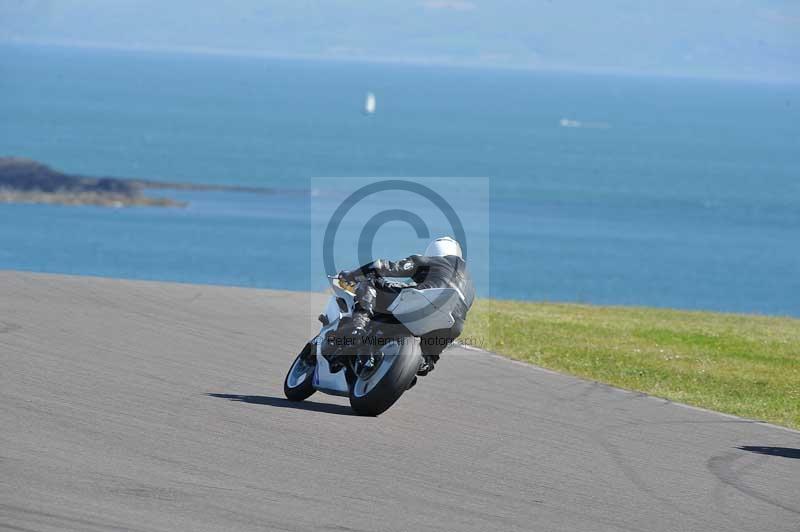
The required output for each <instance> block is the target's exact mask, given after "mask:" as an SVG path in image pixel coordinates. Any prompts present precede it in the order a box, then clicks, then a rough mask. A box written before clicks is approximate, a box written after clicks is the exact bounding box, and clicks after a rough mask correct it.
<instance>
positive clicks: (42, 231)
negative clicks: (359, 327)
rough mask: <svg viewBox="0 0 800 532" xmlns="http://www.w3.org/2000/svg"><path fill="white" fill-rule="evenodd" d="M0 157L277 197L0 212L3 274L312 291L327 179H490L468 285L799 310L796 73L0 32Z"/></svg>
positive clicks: (489, 290) (385, 237)
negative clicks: (614, 68)
mask: <svg viewBox="0 0 800 532" xmlns="http://www.w3.org/2000/svg"><path fill="white" fill-rule="evenodd" d="M368 93H373V94H374V95H375V98H376V102H377V105H376V110H375V113H374V114H367V113H365V111H364V101H365V95H366V94H368ZM0 155H13V156H19V157H27V158H31V159H34V160H37V161H40V162H42V163H45V164H48V165H50V166H52V167H53V168H56V169H58V170H61V171H64V172H68V173H74V174H83V175H88V176H114V177H131V178H140V179H151V180H163V181H170V182H185V183H203V184H225V185H244V186H257V187H264V188H265V189H268V191H269V192H268V193H263V194H253V193H245V192H234V191H193V190H183V191H168V190H158V191H152V194H153V195H164V196H167V197H170V198H174V199H178V200H182V201H186V202H188V206H187V207H185V208H156V207H139V208H117V209H114V208H104V207H90V206H77V207H76V206H58V205H20V204H0V269H13V270H29V271H37V272H57V273H67V274H79V275H96V276H107V277H119V278H131V279H150V280H163V281H176V282H185V283H204V284H219V285H234V286H245V287H258V288H276V289H289V290H317V289H321V288H324V285H325V278H324V272H322V273H321V270H320V268H318V266H317V264H316V261H317V257H318V256H319V253H317V249H316V246H317V241H318V239H315V237H314V235H313V234H312V233H313V231H314V230H315V229H314V227H315V223H314V219H315V213H317V210H316V207H315V204H316V205H325V206H328V205H333V204H336V203H337V202H338V203H341V201H342V200H343V197H344V196H343V195H342V193H341V191H340V190H338V185H337V183H339V179H340V178H341V180H342V182H344V181H347V180H349V179H350V178H359V179H366V180H372V181H374V182H380V181H381V180H385V179H390V178H391V179H395V180H396V179H400V180H424V179H428V178H431V179H435V180H438V181H437V182H438V183H440V184H441V183H445V185H446V186H445V188H446V189H449V190H459V191H463V190H468V189H470V187H469V186H466V185H464V186H462V183H471V184H475V183H478V184H479V185H480V186H479V187H478V188H480V191H479V192H476V193H475V194H474V195H470V194H463V195H465V196H468V197H467V198H466V199H465V198H459V199H457V200H456V202H457V209H456V210H459V209H460V210H461V211H462V212H465V213H466V215H462V216H464V217H466V218H468V219H469V220H470V221H471V222H473V223H472V228H471V229H470V230H471V231H474V232H475V234H478V233H480V236H479V237H477V238H478V239H479V240H481V241H482V242H483V246H482V247H481V246H477V247H475V246H473V249H478V248H480V249H481V250H482V251H481V252H480V253H478V252H477V251H476V252H474V253H473V255H474V257H473V259H474V263H475V264H476V266H475V271H476V272H478V273H479V275H478V277H479V278H480V282H479V283H478V291H479V295H480V296H483V297H493V298H502V299H515V300H531V301H569V302H584V303H592V304H602V305H606V304H608V305H641V306H656V307H674V308H681V309H701V310H715V311H730V312H743V313H756V314H769V315H788V316H800V86H798V85H791V84H777V83H767V82H763V83H762V82H757V81H720V80H698V79H681V78H666V77H661V78H658V77H649V78H648V77H634V76H623V75H600V74H581V73H570V72H551V71H548V72H545V71H525V70H503V69H488V68H484V69H482V68H459V67H442V66H433V65H408V64H380V63H365V62H344V61H323V60H298V59H277V58H267V57H237V56H230V55H200V54H188V53H166V52H142V51H122V50H100V49H88V48H66V47H47V46H31V45H2V46H0ZM470 186H471V185H470ZM384 201H385V202H386V203H388V204H393V203H397V204H403V206H404V208H405V207H409V208H410V209H411V210H413V208H412V207H413V205H412V204H413V202H412V201H408V202H407V201H406V200H403V201H402V202H401V201H399V200H398V201H397V202H393V201H392V200H384ZM396 207H397V205H393V208H396ZM356 209H358V207H356ZM343 225H344V226H347V227H350V226H352V225H353V224H350V226H348V225H347V224H343ZM389 225H391V228H378V229H377V232H376V234H375V235H374V236H375V241H376V243H375V244H374V245H373V247H372V251H373V253H374V254H378V253H379V254H380V255H381V256H384V255H385V256H387V258H400V257H402V256H405V255H407V254H409V253H413V252H420V251H421V248H422V247H423V246H424V238H421V237H420V236H419V234H417V233H415V230H414V228H413V225H412V224H408V223H407V224H406V225H405V226H404V225H403V224H402V223H401V222H399V221H394V222H392V223H391V224H389ZM387 227H388V226H387ZM350 229H351V233H347V232H345V233H343V234H340V235H337V242H340V245H341V246H344V247H347V246H351V247H352V246H353V245H354V244H352V242H354V241H355V240H357V236H358V234H359V233H358V232H357V231H356V230H355V229H353V228H352V227H350ZM437 230H438V229H437ZM383 231H385V233H382V232H383ZM398 235H399V236H398ZM468 236H469V235H468ZM478 255H480V256H478ZM359 258H363V257H361V256H356V255H355V254H354V255H353V259H352V261H351V262H352V263H349V264H348V263H346V262H341V263H340V264H341V266H342V268H345V267H348V266H355V265H356V264H355V263H357V262H358V260H359Z"/></svg>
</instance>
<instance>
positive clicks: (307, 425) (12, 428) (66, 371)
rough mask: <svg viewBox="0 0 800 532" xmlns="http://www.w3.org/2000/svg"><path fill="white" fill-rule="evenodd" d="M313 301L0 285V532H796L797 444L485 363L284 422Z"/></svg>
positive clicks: (248, 294) (163, 289) (75, 280)
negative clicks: (365, 413)
mask: <svg viewBox="0 0 800 532" xmlns="http://www.w3.org/2000/svg"><path fill="white" fill-rule="evenodd" d="M322 300H323V298H322V296H320V295H309V294H301V293H289V292H272V291H262V290H248V289H236V288H221V287H209V286H193V285H175V284H163V283H144V282H132V281H117V280H106V279H95V278H86V277H67V276H52V275H36V274H27V273H16V272H0V372H1V373H0V529H3V530H16V531H23V532H24V531H34V530H36V531H39V530H41V531H46V530H48V531H49V530H80V531H100V530H103V531H105V530H134V531H171V530H187V531H202V530H226V531H229V530H333V531H345V532H346V531H361V530H364V531H394V530H398V531H399V530H409V531H416V530H459V531H460V530H479V531H494V530H500V531H510V530H537V531H549V530H553V531H591V532H599V531H605V530H609V531H610V530H614V531H617V530H622V531H629V530H641V531H677V530H685V531H703V530H714V531H731V530H757V531H777V530H785V531H792V532H797V531H798V530H800V433H797V432H793V431H790V430H785V429H780V428H776V427H772V426H768V425H764V424H760V423H757V422H752V421H748V420H743V419H738V418H733V417H727V416H722V415H719V414H714V413H711V412H706V411H701V410H696V409H690V408H687V407H683V406H681V405H676V404H674V403H670V402H667V401H664V400H660V399H655V398H651V397H646V396H644V395H641V394H636V393H629V392H624V391H621V390H617V389H614V388H610V387H608V386H603V385H600V384H596V383H592V382H586V381H582V380H579V379H575V378H572V377H568V376H563V375H558V374H555V373H552V372H548V371H545V370H541V369H538V368H536V367H533V366H528V365H524V364H519V363H515V362H511V361H508V360H505V359H503V358H500V357H497V356H493V355H490V354H487V353H483V352H477V351H466V350H464V349H452V350H449V351H447V352H446V353H445V356H444V357H443V359H442V361H441V363H440V365H439V367H438V368H437V370H436V371H435V372H434V373H433V374H431V375H430V376H429V377H426V378H425V379H421V382H420V384H419V385H418V386H417V387H416V388H415V389H414V390H412V391H411V392H409V393H408V394H406V395H405V396H404V397H403V398H402V399H401V400H400V401H399V402H398V403H397V404H396V405H395V406H394V407H393V408H392V409H391V410H389V411H388V412H387V413H386V414H384V415H383V416H381V417H378V418H363V417H357V416H352V415H351V414H350V410H349V407H348V406H347V400H346V399H344V398H336V397H330V396H325V395H321V394H317V395H314V396H312V398H311V400H310V401H308V402H306V403H304V404H302V405H294V404H291V403H288V402H287V401H285V400H284V399H283V397H282V396H283V394H282V382H283V377H284V374H285V372H286V370H287V368H288V366H289V363H290V362H291V360H292V358H293V356H294V354H295V352H296V350H297V349H298V347H299V346H300V345H301V344H302V343H303V341H304V340H305V339H306V335H307V331H308V330H309V327H310V325H311V324H312V323H313V319H314V316H316V313H318V312H319V310H320V309H319V308H318V307H319V306H320V305H321V303H322Z"/></svg>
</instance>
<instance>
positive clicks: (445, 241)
mask: <svg viewBox="0 0 800 532" xmlns="http://www.w3.org/2000/svg"><path fill="white" fill-rule="evenodd" d="M423 255H425V256H426V257H447V256H448V255H455V256H456V257H458V258H461V259H463V258H464V257H463V256H462V255H461V245H459V243H458V242H457V241H456V240H455V239H454V238H451V237H449V236H443V237H441V238H437V239H436V240H434V241H433V242H431V243H430V244H428V247H427V248H425V253H423Z"/></svg>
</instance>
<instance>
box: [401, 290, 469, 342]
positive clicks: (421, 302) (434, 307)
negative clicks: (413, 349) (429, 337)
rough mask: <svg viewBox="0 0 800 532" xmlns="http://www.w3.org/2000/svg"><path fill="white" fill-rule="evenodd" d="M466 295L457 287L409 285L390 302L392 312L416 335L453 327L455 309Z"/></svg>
mask: <svg viewBox="0 0 800 532" xmlns="http://www.w3.org/2000/svg"><path fill="white" fill-rule="evenodd" d="M463 297H464V296H462V295H461V292H459V291H458V290H456V289H455V288H425V289H423V290H417V289H416V288H406V289H404V290H403V291H402V292H400V294H399V295H398V296H397V297H396V298H395V300H394V301H393V302H392V304H391V305H389V308H388V310H389V312H391V313H392V315H394V317H395V318H397V320H398V321H399V322H400V323H402V324H403V325H404V326H405V327H406V328H407V329H408V330H409V331H411V333H412V334H413V335H415V336H422V335H423V334H427V333H429V332H431V331H436V330H439V329H449V328H450V327H452V326H453V324H454V323H455V322H456V320H455V319H454V318H453V310H454V309H455V308H456V305H458V303H459V301H461V300H462V299H463Z"/></svg>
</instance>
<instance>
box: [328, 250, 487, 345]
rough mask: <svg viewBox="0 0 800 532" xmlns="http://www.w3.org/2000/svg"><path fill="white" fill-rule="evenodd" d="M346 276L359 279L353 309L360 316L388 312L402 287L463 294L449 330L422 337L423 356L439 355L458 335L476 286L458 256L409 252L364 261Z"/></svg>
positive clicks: (371, 315) (346, 273)
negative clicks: (397, 257) (401, 256)
mask: <svg viewBox="0 0 800 532" xmlns="http://www.w3.org/2000/svg"><path fill="white" fill-rule="evenodd" d="M343 273H344V274H345V277H349V278H350V279H351V280H353V281H358V286H357V288H356V311H357V312H359V313H361V315H362V316H369V317H373V316H375V315H381V314H384V315H385V314H388V313H389V312H388V310H387V309H388V307H389V306H390V305H391V304H392V302H393V301H394V298H395V297H396V296H397V295H398V294H399V293H400V291H402V290H403V289H404V288H408V287H415V288H418V289H424V288H457V289H458V290H460V291H461V293H462V294H463V296H464V301H459V303H458V305H457V307H456V309H455V310H454V311H453V318H455V323H454V324H453V326H452V327H450V328H449V329H440V330H437V331H432V332H430V333H428V334H426V335H424V336H423V337H422V339H421V340H422V342H421V346H422V352H423V354H424V355H426V356H429V357H432V358H433V359H434V360H437V359H438V358H439V354H440V353H441V352H442V351H443V350H444V348H445V347H447V345H449V343H452V341H453V340H454V339H455V338H458V337H459V336H460V335H461V332H462V331H463V329H464V321H465V320H466V318H467V312H468V311H469V309H470V307H471V306H472V302H473V301H474V299H475V287H474V285H473V284H472V279H471V278H470V275H469V272H468V271H467V265H466V263H465V262H464V261H463V260H462V259H461V258H459V257H456V256H454V255H450V256H447V257H425V256H421V255H412V256H410V257H408V258H405V259H402V260H399V261H397V262H392V261H388V260H383V259H378V260H376V261H374V262H371V263H369V264H365V265H364V266H362V267H361V268H359V269H358V270H354V271H352V272H343ZM403 277H405V278H411V280H412V282H410V283H404V282H399V281H395V280H392V278H395V279H396V278H403Z"/></svg>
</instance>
